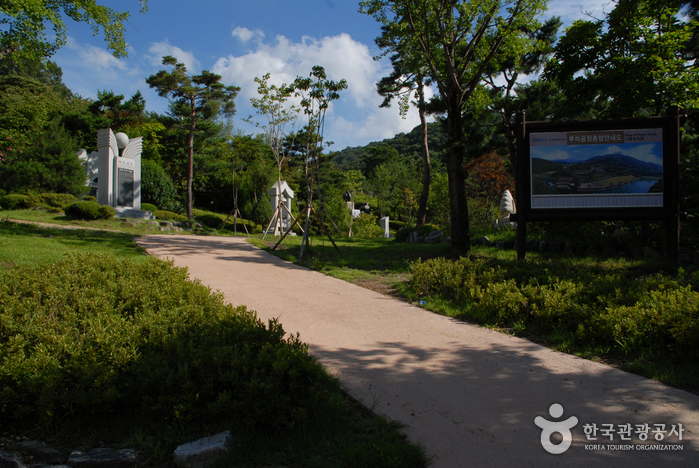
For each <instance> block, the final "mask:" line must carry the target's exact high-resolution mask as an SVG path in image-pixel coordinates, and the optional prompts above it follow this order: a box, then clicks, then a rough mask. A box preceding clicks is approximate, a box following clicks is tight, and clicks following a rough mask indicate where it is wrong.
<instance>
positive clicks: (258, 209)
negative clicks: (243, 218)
mask: <svg viewBox="0 0 699 468" xmlns="http://www.w3.org/2000/svg"><path fill="white" fill-rule="evenodd" d="M272 216H274V210H273V209H272V203H271V202H270V201H269V199H267V197H262V198H260V199H259V200H258V201H257V202H256V203H253V205H252V208H251V211H250V214H249V215H248V217H249V218H250V220H252V221H253V222H254V223H255V224H261V225H262V226H264V227H263V228H262V229H265V227H267V225H268V224H269V222H270V220H271V219H272Z"/></svg>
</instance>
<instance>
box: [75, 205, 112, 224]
mask: <svg viewBox="0 0 699 468" xmlns="http://www.w3.org/2000/svg"><path fill="white" fill-rule="evenodd" d="M64 211H65V214H66V216H68V217H69V218H73V219H84V220H87V221H92V220H96V219H109V218H111V217H113V216H114V214H115V213H116V212H115V211H114V208H112V207H111V206H106V205H100V204H99V203H97V202H93V201H81V202H77V203H72V204H70V205H68V206H66V207H65V209H64Z"/></svg>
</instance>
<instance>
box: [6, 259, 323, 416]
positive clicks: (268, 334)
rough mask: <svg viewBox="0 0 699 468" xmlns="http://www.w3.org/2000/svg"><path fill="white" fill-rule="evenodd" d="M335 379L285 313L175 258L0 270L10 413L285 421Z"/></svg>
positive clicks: (91, 261)
mask: <svg viewBox="0 0 699 468" xmlns="http://www.w3.org/2000/svg"><path fill="white" fill-rule="evenodd" d="M331 382H332V379H330V377H328V376H327V374H325V373H324V372H323V371H322V368H321V367H320V365H319V364H318V363H317V362H316V361H315V359H314V358H312V357H311V356H309V355H308V354H307V347H306V345H304V344H303V343H301V342H300V341H299V340H298V338H297V337H293V336H292V337H289V338H287V339H285V338H284V330H283V329H282V327H281V326H280V325H279V324H278V323H277V322H276V321H270V322H269V324H268V325H267V326H265V324H264V323H262V322H261V321H260V320H258V319H257V318H256V315H255V313H254V312H251V311H248V310H246V308H245V307H244V306H240V307H233V306H231V305H229V304H226V303H224V301H223V298H222V296H221V295H220V294H218V293H215V294H214V293H212V292H211V291H210V289H209V288H207V287H205V286H203V285H202V284H200V283H199V282H197V281H191V280H189V278H188V273H187V270H186V269H183V268H176V267H174V266H173V265H172V264H171V263H167V262H163V261H159V260H156V259H151V260H150V261H149V262H148V263H147V264H145V265H143V264H138V265H136V264H134V263H132V262H129V261H123V262H122V261H119V260H117V259H115V258H114V257H111V256H94V255H93V256H88V255H76V256H68V257H66V258H65V259H64V260H63V261H61V262H57V263H55V264H44V265H42V266H40V267H36V268H28V267H20V268H14V269H3V270H0V401H2V405H0V421H2V420H3V419H10V420H15V421H23V422H25V423H43V424H49V425H50V424H51V423H56V424H60V423H62V422H63V421H64V420H65V418H66V417H73V418H80V417H81V416H88V415H89V417H90V418H94V417H95V415H100V414H104V415H108V414H115V413H122V412H132V413H134V414H137V415H139V414H140V415H141V416H143V417H146V418H153V419H155V420H159V421H170V422H185V421H198V422H202V421H207V422H211V421H212V420H213V421H215V420H217V418H224V417H225V418H231V417H234V418H238V420H239V421H240V422H241V423H242V424H244V425H246V424H247V425H251V426H252V425H261V426H271V427H280V426H285V425H287V424H294V423H295V422H300V421H302V420H303V418H304V414H306V408H307V406H308V405H310V403H311V402H312V400H313V398H314V395H316V393H315V391H316V390H317V389H319V388H321V387H324V386H325V385H326V384H330V383H331Z"/></svg>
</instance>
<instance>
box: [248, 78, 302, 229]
mask: <svg viewBox="0 0 699 468" xmlns="http://www.w3.org/2000/svg"><path fill="white" fill-rule="evenodd" d="M271 77H272V75H271V74H269V73H267V74H265V75H264V76H263V77H262V78H258V77H255V83H257V85H258V86H257V93H258V94H259V95H260V97H259V98H252V99H250V103H251V104H252V107H254V108H255V110H256V111H257V113H258V114H259V115H260V116H261V117H262V118H263V119H265V120H267V123H266V124H264V123H260V122H257V121H254V120H252V116H250V117H248V118H247V121H248V122H250V123H253V124H255V125H256V126H257V127H261V128H262V129H263V130H264V139H265V141H266V142H267V144H268V145H269V147H270V148H272V153H273V154H274V159H275V161H276V162H277V183H278V184H279V187H281V182H282V168H283V166H284V163H285V161H286V160H287V158H286V155H285V154H284V139H285V136H286V128H287V127H288V126H289V125H292V126H293V125H294V124H295V122H296V119H297V118H298V112H299V109H298V107H296V106H294V105H291V104H290V103H289V99H290V98H291V97H292V95H293V93H294V87H293V85H291V86H289V85H287V84H286V83H282V84H281V86H277V85H274V84H270V83H269V81H270V79H271ZM283 205H284V204H283V203H279V204H278V205H277V212H276V213H275V214H274V215H273V216H274V218H275V228H274V231H275V232H276V230H277V229H276V226H277V225H278V224H279V223H281V219H282V217H283V211H282V210H283V209H284V206H283ZM270 221H272V220H271V219H270Z"/></svg>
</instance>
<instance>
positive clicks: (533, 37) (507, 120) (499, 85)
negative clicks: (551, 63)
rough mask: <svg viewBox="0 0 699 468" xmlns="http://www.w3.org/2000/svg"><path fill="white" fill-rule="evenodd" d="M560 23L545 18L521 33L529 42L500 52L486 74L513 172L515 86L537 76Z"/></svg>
mask: <svg viewBox="0 0 699 468" xmlns="http://www.w3.org/2000/svg"><path fill="white" fill-rule="evenodd" d="M562 24H563V22H562V21H561V18H560V17H558V16H554V17H553V18H549V19H548V20H547V21H546V22H545V23H544V24H543V25H542V26H541V27H539V28H535V29H531V30H524V31H522V32H523V33H524V34H525V35H526V36H527V37H528V38H529V39H530V40H529V41H528V43H527V44H526V45H527V49H526V50H522V49H521V48H515V49H511V50H503V52H502V54H501V55H500V56H499V57H498V58H499V60H498V61H497V62H494V63H493V64H492V65H493V68H492V69H491V70H490V71H489V72H488V75H487V77H486V79H485V82H486V83H487V84H488V85H489V86H490V89H491V95H492V102H491V105H490V108H491V110H492V111H494V112H496V113H497V114H498V115H499V116H500V119H501V122H502V123H501V128H502V133H504V135H505V140H506V142H507V150H508V153H509V155H510V160H509V163H510V166H511V168H512V170H513V173H516V171H517V149H516V146H515V142H516V140H517V137H516V133H515V125H514V124H515V122H514V116H515V114H516V113H517V112H520V111H521V110H523V109H526V108H523V107H520V105H521V102H520V101H519V100H518V99H517V90H516V86H517V85H518V79H519V78H520V77H521V76H522V75H532V74H534V73H538V72H540V71H541V69H542V68H543V66H544V63H545V61H546V60H548V58H549V57H550V56H551V54H552V53H553V44H554V42H555V41H556V35H557V34H558V29H559V28H560V27H561V25H562Z"/></svg>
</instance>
